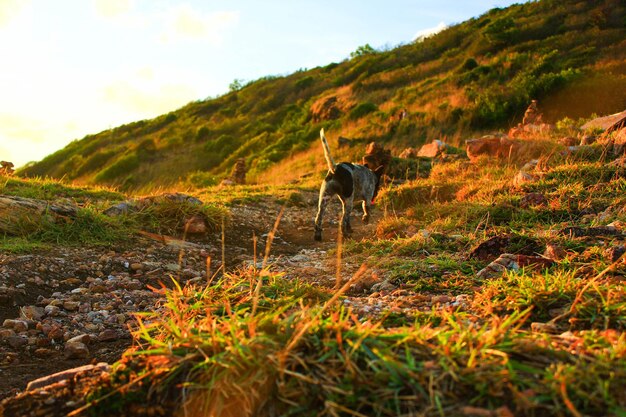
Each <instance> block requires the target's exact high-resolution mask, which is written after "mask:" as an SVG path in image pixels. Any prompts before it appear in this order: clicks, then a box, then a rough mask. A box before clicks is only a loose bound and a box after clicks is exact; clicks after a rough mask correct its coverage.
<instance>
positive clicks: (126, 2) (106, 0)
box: [94, 0, 133, 19]
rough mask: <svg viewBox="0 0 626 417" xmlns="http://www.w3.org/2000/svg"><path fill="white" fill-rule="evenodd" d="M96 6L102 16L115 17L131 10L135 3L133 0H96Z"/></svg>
mask: <svg viewBox="0 0 626 417" xmlns="http://www.w3.org/2000/svg"><path fill="white" fill-rule="evenodd" d="M94 7H95V8H96V12H97V13H98V15H100V16H101V17H104V18H107V19H113V18H116V17H119V16H122V15H125V14H127V13H128V12H130V11H131V9H132V8H133V3H132V1H131V0H94Z"/></svg>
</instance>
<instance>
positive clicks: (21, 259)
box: [0, 193, 375, 398]
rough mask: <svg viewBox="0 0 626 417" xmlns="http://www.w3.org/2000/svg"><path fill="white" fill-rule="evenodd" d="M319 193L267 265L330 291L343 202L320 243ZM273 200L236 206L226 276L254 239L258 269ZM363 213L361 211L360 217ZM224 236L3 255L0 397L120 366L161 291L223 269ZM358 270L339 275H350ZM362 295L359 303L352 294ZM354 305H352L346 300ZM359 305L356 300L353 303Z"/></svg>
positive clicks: (291, 220)
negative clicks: (83, 369)
mask: <svg viewBox="0 0 626 417" xmlns="http://www.w3.org/2000/svg"><path fill="white" fill-rule="evenodd" d="M315 202H316V195H315V194H314V193H307V194H306V198H305V201H304V202H303V204H301V205H300V206H289V207H285V209H284V212H283V215H282V217H281V220H280V224H279V227H278V230H277V232H276V235H275V237H274V240H273V243H272V247H271V251H270V256H269V258H268V263H269V264H270V265H272V268H275V269H278V270H285V271H288V274H287V278H289V277H292V276H295V275H299V276H300V277H302V278H304V279H307V280H310V281H311V282H316V283H319V284H321V285H324V286H331V287H332V286H334V282H335V258H334V256H329V253H328V252H329V250H331V249H332V248H333V247H334V246H335V240H336V234H337V229H336V227H337V224H338V219H339V215H340V206H339V204H338V203H337V204H333V205H332V207H330V208H329V210H328V212H327V213H328V214H327V223H330V225H329V226H328V227H327V230H325V236H324V238H325V240H324V242H321V243H318V242H315V241H314V240H313V238H312V236H313V228H312V219H313V217H314V215H315ZM281 208H282V206H281V204H279V203H278V202H276V201H274V200H269V199H268V200H267V201H261V202H259V203H258V204H254V205H248V204H246V205H235V206H233V207H232V208H231V214H232V219H231V222H230V224H229V226H228V228H227V231H226V242H225V254H226V266H227V269H232V268H237V267H242V266H246V265H251V264H252V262H253V258H254V250H253V246H254V244H253V235H256V236H257V239H258V244H257V253H258V255H257V263H258V264H259V266H260V265H261V264H262V262H263V261H262V259H263V255H264V252H265V241H266V240H267V237H268V234H269V232H270V231H271V230H272V228H273V226H274V223H275V221H276V218H277V216H278V214H279V212H280V211H281ZM358 215H359V214H358V213H356V216H358ZM355 224H356V227H355V236H354V238H355V239H360V238H361V237H363V236H366V235H368V234H370V233H373V231H374V229H375V226H374V224H375V222H373V223H372V224H371V225H362V224H361V222H360V221H359V220H356V221H355ZM221 252H222V248H221V233H215V234H212V235H210V236H208V237H207V238H204V239H202V240H197V241H194V242H186V243H182V242H180V241H170V242H168V243H165V242H158V241H155V240H152V239H147V238H137V239H136V240H135V241H133V242H132V243H127V244H124V245H123V246H121V247H114V248H102V247H76V246H60V247H55V248H53V249H47V250H43V251H37V252H35V253H28V254H10V253H6V254H0V323H2V327H1V328H0V360H1V363H0V370H1V371H0V372H1V374H2V376H3V378H1V379H0V397H3V398H4V397H7V396H11V395H14V394H16V393H18V392H20V391H22V390H24V388H25V387H26V384H27V383H28V382H29V381H32V380H34V379H36V378H39V377H41V376H44V375H48V374H52V373H55V372H58V371H61V370H64V369H68V368H73V367H76V366H81V365H85V364H90V363H97V362H107V363H113V362H115V361H117V360H118V359H119V358H120V357H121V354H122V353H123V352H124V351H125V350H126V349H127V348H128V347H129V346H130V344H131V337H130V331H131V330H132V328H133V326H134V323H135V320H134V316H133V313H136V312H140V311H147V310H153V309H155V308H157V306H158V303H159V301H160V299H161V295H160V294H159V292H158V289H159V288H161V286H163V285H165V286H171V285H172V281H171V279H170V277H172V278H175V279H177V280H179V281H180V282H182V283H185V282H187V281H192V282H202V281H204V280H206V279H207V258H210V259H211V270H210V272H209V275H212V274H213V273H214V272H215V271H216V270H217V269H218V268H220V266H221V263H222V261H221V257H222V254H221ZM356 269H358V265H357V266H356V267H354V266H351V267H348V268H346V269H345V270H344V271H343V275H344V276H349V274H351V273H353V272H354V271H356ZM356 298H358V297H356ZM348 302H350V301H348ZM354 302H355V303H356V301H354Z"/></svg>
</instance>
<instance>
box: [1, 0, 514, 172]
mask: <svg viewBox="0 0 626 417" xmlns="http://www.w3.org/2000/svg"><path fill="white" fill-rule="evenodd" d="M518 2H519V0H518ZM513 3H515V1H510V0H396V1H395V2H389V1H378V0H368V1H363V0H360V1H358V0H334V1H330V0H282V1H278V0H229V1H224V0H222V1H218V0H180V1H174V0H54V1H52V0H0V160H6V161H11V162H13V163H14V164H15V165H16V166H21V165H23V164H25V163H27V162H29V161H37V160H41V159H42V158H44V157H45V156H46V155H49V154H50V153H53V152H54V151H56V150H59V149H61V148H63V147H64V146H65V145H67V144H68V143H69V142H71V141H72V140H75V139H80V138H82V137H84V136H85V135H87V134H94V133H98V132H100V131H102V130H105V129H109V128H112V127H116V126H119V125H121V124H125V123H129V122H133V121H137V120H142V119H150V118H153V117H156V116H158V115H160V114H163V113H167V112H169V111H172V110H176V109H178V108H180V107H182V106H184V105H185V104H187V103H189V102H191V101H196V100H203V99H206V98H209V97H215V96H219V95H221V94H224V93H226V92H228V87H229V85H230V84H231V83H232V82H233V81H234V80H235V79H237V80H243V81H244V82H245V81H251V80H255V79H258V78H260V77H263V76H267V75H286V74H289V73H292V72H294V71H297V70H299V69H304V68H314V67H316V66H322V65H327V64H329V63H331V62H340V61H342V60H344V59H346V58H348V57H349V55H350V52H352V51H354V50H356V49H357V48H358V47H359V46H362V45H365V44H370V45H371V46H373V47H374V48H377V49H378V48H390V47H393V46H397V45H399V44H403V43H409V42H412V41H413V40H414V39H415V38H416V37H418V36H421V35H425V34H429V33H433V32H436V31H437V30H441V29H442V28H444V27H446V26H448V25H451V24H454V23H459V22H462V21H464V20H467V19H469V18H471V17H475V16H479V15H481V14H483V13H484V12H486V11H487V10H489V9H491V8H493V7H506V6H509V5H511V4H513Z"/></svg>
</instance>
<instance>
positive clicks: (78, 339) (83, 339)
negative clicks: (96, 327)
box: [65, 333, 91, 345]
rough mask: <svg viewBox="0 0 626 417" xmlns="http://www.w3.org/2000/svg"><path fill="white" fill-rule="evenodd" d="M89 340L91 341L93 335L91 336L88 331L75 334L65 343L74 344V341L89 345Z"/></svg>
mask: <svg viewBox="0 0 626 417" xmlns="http://www.w3.org/2000/svg"><path fill="white" fill-rule="evenodd" d="M89 342H91V336H89V335H88V334H86V333H83V334H80V335H78V336H74V337H72V338H70V339H68V340H67V341H66V342H65V343H66V344H67V343H69V344H72V343H83V344H85V345H88V344H89Z"/></svg>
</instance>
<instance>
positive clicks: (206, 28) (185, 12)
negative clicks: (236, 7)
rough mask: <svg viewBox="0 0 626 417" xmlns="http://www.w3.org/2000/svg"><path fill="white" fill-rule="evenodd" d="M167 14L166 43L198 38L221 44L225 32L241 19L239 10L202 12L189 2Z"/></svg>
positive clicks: (164, 34)
mask: <svg viewBox="0 0 626 417" xmlns="http://www.w3.org/2000/svg"><path fill="white" fill-rule="evenodd" d="M165 16H166V17H165V30H164V31H163V32H162V34H161V41H162V42H164V43H170V42H176V41H181V40H196V41H203V42H208V43H211V44H213V45H219V44H221V43H222V40H223V36H224V32H225V31H226V30H228V29H230V28H231V27H233V26H234V25H236V24H237V22H238V21H239V12H236V11H219V12H211V13H202V12H199V11H197V10H194V9H193V8H192V7H191V6H190V5H188V4H184V5H180V6H178V7H176V8H173V9H171V10H169V11H168V12H167V13H166V14H165Z"/></svg>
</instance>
